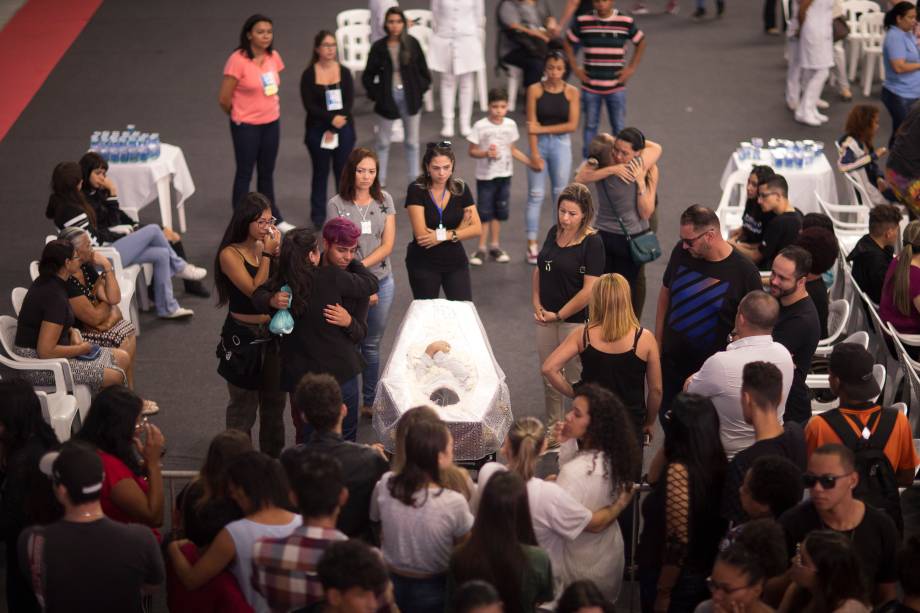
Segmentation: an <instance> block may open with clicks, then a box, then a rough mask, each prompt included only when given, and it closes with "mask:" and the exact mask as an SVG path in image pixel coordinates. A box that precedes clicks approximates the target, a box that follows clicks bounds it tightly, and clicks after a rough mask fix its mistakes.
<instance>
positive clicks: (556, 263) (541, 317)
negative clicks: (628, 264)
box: [531, 183, 605, 423]
mask: <svg viewBox="0 0 920 613" xmlns="http://www.w3.org/2000/svg"><path fill="white" fill-rule="evenodd" d="M594 213H595V208H594V199H593V198H592V197H591V191H590V190H589V189H588V188H587V186H585V185H583V184H581V183H570V184H569V185H568V186H566V187H565V189H563V190H562V192H561V193H560V194H559V198H558V200H557V201H556V218H557V223H556V225H554V226H553V227H552V228H550V229H549V232H548V233H547V235H546V240H545V241H544V242H543V248H542V249H541V250H540V253H539V255H538V256H537V267H536V269H535V270H534V272H533V284H532V291H531V300H532V302H533V311H534V315H533V316H534V320H535V323H536V324H537V329H536V337H537V353H538V354H539V356H540V362H541V363H542V362H543V361H545V360H546V358H548V357H549V355H550V354H551V353H552V352H553V351H555V350H556V348H557V347H558V346H559V345H561V344H562V342H563V340H565V338H566V337H567V336H568V335H569V334H571V333H572V331H573V330H576V329H580V328H581V327H582V325H583V324H584V323H585V322H586V321H587V320H588V309H587V306H588V300H589V299H590V297H591V288H592V286H593V285H594V282H595V281H596V280H597V278H598V277H599V276H600V275H601V274H603V272H604V261H605V256H604V243H603V241H601V238H600V236H599V235H598V233H597V231H596V230H595V229H594V228H592V227H591V225H590V223H591V220H592V219H593V218H594ZM573 357H574V356H573ZM564 366H565V371H566V372H565V374H567V375H568V376H569V377H570V378H571V380H577V379H578V377H579V376H580V375H581V368H580V365H579V364H578V362H577V361H576V360H569V361H568V362H567V363H566V364H565V365H564ZM561 368H562V366H560V369H561ZM543 383H544V398H545V403H546V419H547V423H555V422H557V421H559V420H560V419H562V412H563V411H562V406H563V400H562V395H561V394H560V393H559V392H558V391H557V390H556V389H555V388H554V387H553V386H552V385H550V383H549V381H548V380H547V379H545V378H544V380H543Z"/></svg>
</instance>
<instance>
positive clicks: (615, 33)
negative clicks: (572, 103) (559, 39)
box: [563, 0, 645, 157]
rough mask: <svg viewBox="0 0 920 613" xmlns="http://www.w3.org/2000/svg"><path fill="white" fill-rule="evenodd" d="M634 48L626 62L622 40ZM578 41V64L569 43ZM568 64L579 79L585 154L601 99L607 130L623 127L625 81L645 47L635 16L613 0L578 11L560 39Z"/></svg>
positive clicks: (597, 122) (600, 0)
mask: <svg viewBox="0 0 920 613" xmlns="http://www.w3.org/2000/svg"><path fill="white" fill-rule="evenodd" d="M627 41H632V43H633V45H635V46H636V50H635V52H634V53H633V54H632V58H630V61H629V64H628V65H627V64H626V43H627ZM573 44H576V45H581V47H582V50H583V52H584V65H583V66H579V65H578V63H577V61H576V59H575V53H574V51H573V50H572V45H573ZM563 45H564V46H565V53H566V56H567V57H568V59H569V64H570V65H571V66H572V70H573V71H574V72H575V76H577V77H578V78H579V79H580V80H581V83H582V95H581V105H582V109H581V111H582V116H583V117H584V118H585V138H584V145H583V147H582V155H583V156H584V157H587V156H588V143H590V142H591V140H592V139H593V138H594V137H595V136H596V135H597V129H598V126H599V125H600V120H601V103H604V104H605V106H606V107H607V117H608V118H609V119H610V127H611V131H612V133H613V134H614V135H616V134H617V133H618V132H619V131H620V130H622V129H623V128H624V127H626V125H625V124H626V81H627V80H628V79H629V78H630V77H631V76H632V75H633V73H634V72H635V71H636V68H637V67H638V66H639V62H640V61H641V60H642V54H643V52H644V51H645V34H643V32H642V30H640V29H639V28H638V27H637V26H636V22H635V20H634V19H633V18H632V17H630V16H629V15H623V14H621V13H619V12H618V11H615V10H614V9H613V0H594V11H593V12H592V13H586V14H584V15H579V16H578V17H576V18H575V22H574V23H573V24H572V27H571V28H569V31H568V32H567V33H566V36H565V38H564V39H563Z"/></svg>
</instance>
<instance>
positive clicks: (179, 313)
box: [160, 307, 195, 319]
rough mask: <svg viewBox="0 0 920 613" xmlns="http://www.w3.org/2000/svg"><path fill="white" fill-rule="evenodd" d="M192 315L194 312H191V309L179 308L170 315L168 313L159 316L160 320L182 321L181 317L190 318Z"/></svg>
mask: <svg viewBox="0 0 920 613" xmlns="http://www.w3.org/2000/svg"><path fill="white" fill-rule="evenodd" d="M194 314H195V311H193V310H192V309H186V308H183V307H179V308H178V309H176V310H175V311H173V312H172V313H168V314H166V315H160V319H182V318H183V317H191V316H192V315H194Z"/></svg>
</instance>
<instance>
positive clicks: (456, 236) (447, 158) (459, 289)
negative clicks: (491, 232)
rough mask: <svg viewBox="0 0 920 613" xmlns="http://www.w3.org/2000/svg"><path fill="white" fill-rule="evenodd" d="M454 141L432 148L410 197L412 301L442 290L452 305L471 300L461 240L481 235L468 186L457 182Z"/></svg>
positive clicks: (434, 295)
mask: <svg viewBox="0 0 920 613" xmlns="http://www.w3.org/2000/svg"><path fill="white" fill-rule="evenodd" d="M455 163H456V158H454V151H453V149H451V146H450V142H448V141H443V142H440V143H437V144H429V145H428V148H427V150H426V151H425V156H424V158H423V159H422V174H421V175H419V177H418V179H416V180H415V183H412V184H411V185H410V186H409V189H408V191H407V192H406V210H407V211H408V212H409V221H410V223H411V224H412V234H413V235H414V239H413V240H412V242H410V243H409V246H408V247H407V248H406V272H408V273H409V285H410V286H411V287H412V297H413V298H415V299H416V300H419V299H433V298H437V297H438V296H439V294H440V291H441V288H442V287H443V288H444V297H445V298H447V299H448V300H472V299H473V289H472V285H471V283H470V264H469V260H468V259H467V257H466V252H465V251H464V250H463V246H462V245H461V244H460V241H463V240H466V239H468V238H476V237H478V236H479V233H480V232H481V231H482V227H481V225H480V223H479V213H478V212H477V211H476V204H475V203H474V202H473V195H472V194H471V193H470V188H469V186H468V185H467V184H466V183H465V182H464V181H462V180H461V179H458V178H456V177H454V165H455Z"/></svg>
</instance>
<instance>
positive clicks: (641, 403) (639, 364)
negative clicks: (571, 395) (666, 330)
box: [581, 324, 647, 432]
mask: <svg viewBox="0 0 920 613" xmlns="http://www.w3.org/2000/svg"><path fill="white" fill-rule="evenodd" d="M640 336H642V328H641V327H640V328H639V329H638V330H637V331H636V337H635V338H634V339H633V346H632V348H631V349H630V350H629V351H624V352H623V353H607V352H605V351H600V350H599V349H595V348H594V347H592V346H591V341H590V339H589V337H588V324H585V327H584V333H583V338H584V343H585V348H584V351H582V352H581V382H582V383H597V384H598V385H600V386H602V387H606V388H607V389H609V390H610V391H612V392H613V393H614V394H616V395H617V396H619V398H620V400H622V401H623V404H624V405H625V406H626V410H627V412H628V413H629V416H630V417H631V418H632V420H633V422H634V424H635V425H636V427H637V430H638V431H639V432H641V431H642V426H643V425H644V424H645V371H646V367H647V364H646V363H645V360H643V359H641V358H640V357H639V356H637V355H636V347H637V346H638V345H639V337H640Z"/></svg>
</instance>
